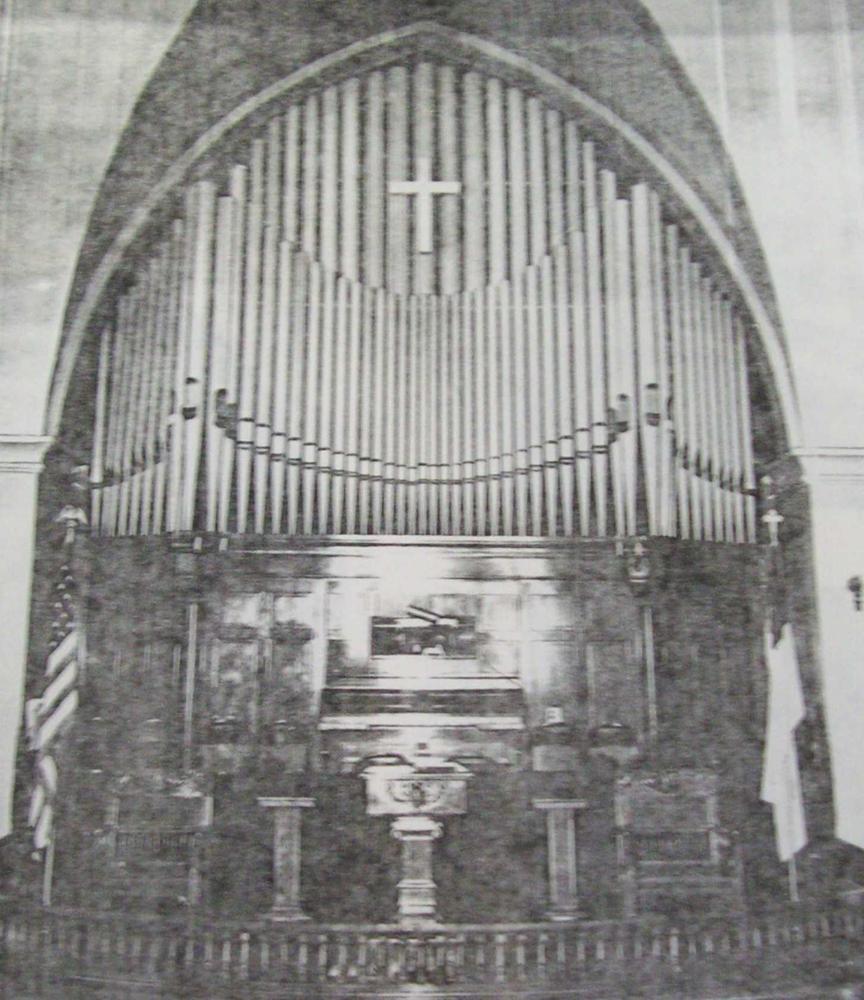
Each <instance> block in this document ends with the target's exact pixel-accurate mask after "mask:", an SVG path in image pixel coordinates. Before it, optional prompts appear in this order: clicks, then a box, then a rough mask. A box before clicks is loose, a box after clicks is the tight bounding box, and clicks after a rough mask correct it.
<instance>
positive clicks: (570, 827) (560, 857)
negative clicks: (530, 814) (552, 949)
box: [534, 799, 586, 920]
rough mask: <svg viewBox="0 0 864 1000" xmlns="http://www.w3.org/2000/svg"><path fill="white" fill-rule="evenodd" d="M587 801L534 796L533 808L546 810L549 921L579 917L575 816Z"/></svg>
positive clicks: (547, 913)
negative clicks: (535, 797) (536, 797)
mask: <svg viewBox="0 0 864 1000" xmlns="http://www.w3.org/2000/svg"><path fill="white" fill-rule="evenodd" d="M585 805H586V803H585V802H582V801H580V800H576V799H535V800H534V808H535V809H540V810H541V811H543V812H545V813H546V836H547V838H548V840H547V845H548V855H549V865H548V869H549V909H548V910H547V911H546V916H547V917H548V918H549V919H550V920H575V919H577V918H578V917H580V916H581V913H580V911H579V895H578V885H577V872H576V818H575V814H576V812H577V811H578V810H580V809H584V808H585Z"/></svg>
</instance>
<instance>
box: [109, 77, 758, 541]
mask: <svg viewBox="0 0 864 1000" xmlns="http://www.w3.org/2000/svg"><path fill="white" fill-rule="evenodd" d="M544 100H545V99H541V98H539V97H537V96H533V95H529V94H527V93H525V92H523V90H522V89H521V88H520V87H518V86H515V85H513V84H510V83H507V82H505V81H502V80H499V79H497V78H494V77H490V76H484V75H483V74H482V73H480V72H476V71H473V70H472V71H467V72H462V71H461V70H458V69H456V68H454V67H452V66H440V65H436V64H433V63H431V62H428V61H427V62H420V63H419V64H418V65H417V66H415V67H407V66H393V67H390V68H385V69H374V70H372V71H371V72H369V73H368V74H367V75H365V76H363V77H355V78H352V79H350V80H347V81H344V82H342V83H337V84H333V85H331V86H329V87H328V88H325V90H324V91H323V92H321V93H318V94H312V95H309V96H307V97H302V98H298V99H297V100H296V101H295V102H293V103H291V104H290V105H289V106H288V107H286V108H283V109H281V111H280V113H279V114H277V115H275V116H273V117H271V119H270V120H269V121H268V122H265V123H264V125H263V126H260V127H259V132H258V134H256V135H254V136H252V137H251V138H250V140H249V143H248V146H247V151H248V156H247V157H245V158H243V157H240V159H241V160H242V162H238V163H235V164H234V165H233V166H232V165H229V166H228V167H227V168H225V167H218V168H217V167H213V168H211V169H210V170H209V172H208V171H204V173H205V174H206V176H200V177H199V178H198V179H195V180H193V181H191V182H190V183H189V184H188V185H187V188H186V191H185V198H184V199H183V211H182V212H180V213H179V214H178V217H177V218H175V219H173V220H172V221H170V222H169V223H168V224H167V226H166V227H165V229H164V232H163V234H162V236H161V238H159V239H157V240H155V242H151V243H150V244H149V246H148V247H147V248H146V249H142V248H138V249H137V250H136V256H135V261H136V262H138V263H137V269H136V270H135V276H134V278H133V280H132V281H131V283H130V285H129V287H128V288H127V290H126V291H125V292H124V293H123V294H121V295H120V296H119V297H117V299H116V302H117V304H116V309H115V310H114V312H113V314H112V317H111V319H110V322H109V323H108V326H107V328H106V329H105V330H104V333H103V335H102V340H101V346H100V351H99V372H98V378H97V402H96V417H95V426H94V430H93V458H92V470H93V472H92V475H93V485H94V489H93V498H92V503H93V511H92V517H93V524H94V525H96V526H98V530H99V531H100V532H101V533H102V534H104V535H153V534H162V533H166V532H167V533H173V532H188V531H193V530H206V531H211V532H218V533H221V534H225V535H230V534H246V533H249V532H254V533H256V534H264V533H268V532H269V533H274V534H286V535H288V536H295V535H332V534H336V535H338V534H346V535H365V534H382V533H383V534H407V535H454V536H465V535H483V536H486V535H504V536H513V535H515V536H556V535H559V536H565V537H566V536H577V535H578V536H583V537H603V536H607V535H616V536H634V535H637V534H649V535H667V536H677V537H680V538H685V539H704V540H716V541H724V542H734V543H742V542H749V541H754V540H755V531H756V519H755V509H754V498H753V495H752V492H753V487H754V481H755V480H754V467H753V449H752V435H751V427H750V404H749V390H748V382H747V348H746V336H747V334H746V328H747V323H748V318H747V316H746V314H745V313H743V312H742V309H741V307H740V305H739V303H738V300H737V299H736V297H735V296H734V294H732V292H731V290H730V288H729V287H728V286H727V285H726V283H725V281H724V277H723V275H722V273H719V271H717V270H712V266H711V265H710V264H709V263H708V261H707V260H706V259H703V257H702V256H701V252H700V251H699V250H698V249H697V248H696V247H695V246H694V245H693V244H692V242H691V241H690V239H689V238H688V236H687V235H686V230H685V227H684V225H683V223H682V221H681V220H680V219H678V218H677V217H676V215H675V206H674V205H671V204H669V205H667V204H665V203H664V201H663V200H662V199H661V196H660V194H659V193H658V192H657V191H656V190H654V188H653V187H652V185H651V182H650V180H649V179H648V178H647V177H646V178H645V179H644V180H641V181H638V182H637V183H633V182H632V180H631V179H628V180H627V182H626V183H625V181H624V179H623V178H622V177H620V176H618V175H617V174H616V173H615V171H614V170H613V169H612V165H611V161H610V162H607V161H606V159H605V158H604V155H603V150H602V148H601V146H600V145H598V144H597V141H596V140H595V139H593V138H591V137H587V136H586V135H585V134H583V132H582V131H581V130H580V126H579V124H578V123H577V122H576V121H575V120H574V119H572V118H570V117H568V116H567V114H566V113H565V112H563V111H562V110H561V109H560V108H556V107H551V106H547V105H546V104H545V103H544ZM220 171H221V172H220ZM394 182H398V184H400V185H401V187H397V189H395V193H394V189H392V188H391V185H392V184H393V183H394ZM421 183H422V184H425V185H426V187H427V188H429V191H430V192H433V193H435V194H436V196H435V197H434V199H433V198H432V197H431V194H430V197H429V200H430V201H434V205H433V208H432V214H431V224H430V216H429V209H428V205H426V207H425V209H424V211H425V215H424V216H423V217H422V218H421V217H420V215H419V214H418V211H419V209H418V205H417V203H418V202H419V201H420V200H421V199H420V198H419V196H418V197H409V196H407V195H410V194H412V193H415V187H416V188H417V192H419V187H417V185H421ZM412 184H413V185H415V187H411V185H412ZM406 185H407V186H406ZM409 189H410V190H409ZM433 189H434V190H433ZM424 190H425V188H424ZM430 247H431V250H430Z"/></svg>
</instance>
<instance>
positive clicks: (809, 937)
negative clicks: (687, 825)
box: [0, 908, 864, 997]
mask: <svg viewBox="0 0 864 1000" xmlns="http://www.w3.org/2000/svg"><path fill="white" fill-rule="evenodd" d="M862 935H864V926H862V918H861V915H860V914H859V913H855V912H853V911H852V910H851V909H848V908H846V909H844V908H837V909H833V910H830V909H829V910H823V911H796V912H791V911H789V912H777V913H771V914H763V915H751V916H743V915H742V916H740V917H732V916H729V917H713V918H708V917H702V918H699V919H691V920H689V921H686V922H685V924H683V925H676V924H674V923H670V922H669V921H668V920H665V919H663V918H659V917H656V918H645V919H642V920H629V921H586V922H580V923H577V924H550V923H545V924H490V925H467V924H466V925H459V924H452V925H440V926H438V927H436V928H430V929H427V930H406V929H404V928H400V927H396V926H357V927H347V926H344V925H341V926H325V925H319V924H307V925H305V926H299V927H298V926H297V925H293V926H292V925H290V924H281V925H280V924H275V925H274V924H272V923H270V924H267V923H266V922H260V921H259V922H254V921H253V922H248V923H245V924H244V923H240V922H232V923H227V922H210V923H208V924H207V925H206V926H204V925H196V924H195V923H193V922H189V921H171V920H168V919H162V918H155V917H154V918H147V917H128V916H126V915H118V914H110V915H108V914H105V915H104V916H102V917H100V916H98V915H96V914H94V913H92V912H91V913H79V912H76V911H68V910H67V911H64V910H41V911H35V910H34V911H27V910H18V911H17V912H15V911H11V912H6V913H3V914H0V955H2V958H3V962H4V968H5V969H6V970H7V971H8V972H9V973H10V974H11V975H14V977H15V979H14V981H15V983H16V985H17V986H18V987H19V989H24V988H29V989H32V990H34V991H36V992H34V994H33V995H44V996H57V995H58V993H57V990H58V989H62V988H63V986H64V985H66V986H67V987H68V985H69V984H71V983H73V982H75V981H76V980H77V979H79V978H82V977H83V978H84V979H86V981H88V982H89V983H90V984H91V985H92V984H94V983H97V982H100V981H101V982H102V983H103V984H111V985H112V986H113V987H114V989H115V990H119V989H120V988H121V986H122V985H124V984H125V983H128V984H130V985H131V984H134V985H136V986H137V987H140V986H141V985H142V984H146V985H148V986H150V987H151V988H152V987H153V986H154V984H160V985H161V986H166V987H170V986H171V985H174V986H175V988H176V987H177V985H178V984H182V988H183V989H184V991H185V990H186V989H189V988H191V987H192V985H193V984H203V985H204V986H209V987H210V988H211V989H212V988H217V987H218V988H220V989H222V988H225V987H226V986H227V985H228V984H233V985H234V987H235V988H237V987H239V988H243V989H246V990H249V989H256V988H262V989H263V988H264V987H265V986H267V985H272V986H274V987H276V986H277V985H278V987H279V988H280V994H279V995H280V996H286V995H292V996H293V995H299V996H306V995H308V992H307V991H309V990H313V989H314V990H315V995H322V993H320V992H318V991H326V989H327V988H328V987H330V988H332V989H333V990H334V991H338V989H339V987H340V986H342V987H350V986H352V985H353V986H357V985H359V984H366V985H370V984H376V985H378V986H380V987H381V988H385V987H392V986H396V985H399V984H429V985H436V986H438V987H439V988H442V989H446V988H447V987H448V986H453V987H456V986H462V987H468V986H479V985H484V984H485V985H487V986H488V987H489V988H496V986H497V988H499V989H504V988H505V987H506V989H507V991H508V995H510V994H511V992H512V994H513V995H518V994H519V992H520V991H521V990H522V989H524V990H525V991H526V994H527V993H528V992H530V994H531V995H536V993H535V991H536V989H538V988H541V987H542V986H544V985H545V986H547V987H552V986H555V985H557V986H558V987H559V988H564V987H572V988H574V989H576V988H578V987H579V986H582V987H583V988H584V987H585V986H586V985H587V984H589V983H593V984H605V985H606V987H607V988H610V987H614V986H615V985H617V987H618V989H619V990H621V989H626V986H625V985H624V984H626V983H627V982H632V981H634V978H636V979H638V980H639V982H644V981H645V977H646V976H650V977H651V980H650V981H651V982H652V983H654V984H655V985H656V986H658V987H659V986H660V985H661V984H662V985H664V986H666V987H667V988H669V989H670V992H671V989H672V988H674V987H675V985H676V984H677V985H678V986H680V985H681V984H682V983H686V984H687V986H688V988H693V987H695V986H697V984H698V983H699V982H700V981H701V977H703V976H707V981H708V982H710V983H711V984H712V985H713V986H714V987H715V988H716V984H717V983H718V981H719V982H721V983H725V984H726V985H727V986H731V984H733V983H735V982H736V981H737V982H740V981H741V978H742V977H744V981H745V982H746V986H747V987H748V988H750V989H754V988H755V987H756V986H757V984H762V985H763V988H765V989H766V991H767V989H768V988H769V987H770V988H771V990H772V993H771V995H772V996H779V994H777V993H775V992H773V991H774V990H776V989H777V985H778V981H779V982H783V983H786V984H787V987H788V988H789V989H793V988H795V995H796V996H798V995H799V993H798V989H797V988H798V987H800V986H801V985H802V983H806V982H808V981H810V979H809V976H811V975H812V974H813V970H812V968H808V964H809V963H812V962H813V961H814V960H817V961H818V959H817V956H818V954H820V950H821V953H822V954H824V949H826V948H832V949H833V952H832V954H833V955H834V956H835V958H836V959H837V961H838V962H840V963H844V964H845V965H846V967H847V968H848V969H849V970H850V974H853V975H854V973H853V970H854V969H855V968H857V965H858V962H857V958H858V951H859V950H860V942H861V939H862ZM790 963H791V964H790ZM792 967H797V968H798V969H799V971H800V977H801V978H799V979H798V980H796V981H794V985H793V982H792V981H790V980H789V976H790V969H791V968H792ZM778 968H782V969H783V970H784V971H785V976H786V978H784V979H782V980H778V979H777V978H776V977H777V970H778ZM772 976H773V977H774V978H773V979H772ZM841 981H842V980H838V987H837V993H836V995H837V996H841V995H842V996H845V995H847V994H845V993H841V991H840V986H839V982H841ZM295 989H296V990H297V991H298V992H297V993H294V990H295ZM824 989H826V988H825V987H823V990H822V991H820V992H819V993H818V994H817V993H813V994H809V993H808V994H801V995H808V996H810V995H812V996H816V995H818V996H821V997H825V996H828V995H831V996H833V995H835V994H834V993H830V994H829V993H827V992H825V991H824ZM42 990H44V991H45V992H42ZM286 990H290V991H291V992H290V993H286V992H281V991H286ZM268 995H269V994H268ZM324 995H328V994H327V993H326V992H325V993H324ZM336 995H340V996H344V995H345V994H344V993H339V992H337V993H336ZM618 995H622V994H621V993H620V992H619V993H618Z"/></svg>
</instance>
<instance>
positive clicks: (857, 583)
mask: <svg viewBox="0 0 864 1000" xmlns="http://www.w3.org/2000/svg"><path fill="white" fill-rule="evenodd" d="M846 587H847V589H848V590H849V592H850V593H851V594H852V607H853V608H855V610H856V611H860V610H861V592H862V588H864V583H862V580H861V577H860V576H850V577H849V579H848V580H847V581H846Z"/></svg>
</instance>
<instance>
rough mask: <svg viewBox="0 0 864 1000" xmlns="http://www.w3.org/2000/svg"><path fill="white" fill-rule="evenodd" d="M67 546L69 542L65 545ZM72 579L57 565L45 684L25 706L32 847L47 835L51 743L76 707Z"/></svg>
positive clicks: (52, 786)
mask: <svg viewBox="0 0 864 1000" xmlns="http://www.w3.org/2000/svg"><path fill="white" fill-rule="evenodd" d="M68 549H69V551H71V546H69V547H68ZM73 590H74V580H73V578H72V574H71V571H70V568H69V566H68V564H66V565H63V566H62V567H61V569H60V582H59V583H58V584H57V598H56V600H55V602H54V612H55V615H54V621H53V622H52V625H51V630H52V636H51V651H50V652H49V654H48V658H47V659H46V661H45V686H44V689H43V691H42V695H41V696H40V697H39V698H31V699H30V700H29V701H28V702H27V705H26V708H25V724H26V730H27V736H28V739H29V744H30V749H31V750H32V751H34V752H35V754H36V763H35V774H34V782H33V795H32V798H31V800H30V812H29V816H28V822H29V825H30V826H31V827H32V828H33V844H34V846H35V847H36V849H37V850H39V851H41V850H43V849H44V848H47V847H48V846H49V845H50V844H51V842H52V838H53V826H54V802H55V798H56V795H57V765H56V763H55V761H54V757H53V755H52V747H53V746H54V744H55V743H56V741H57V739H58V738H59V736H60V735H61V734H62V733H63V732H65V730H66V729H67V728H68V723H69V720H70V719H72V717H73V716H74V714H75V709H76V708H77V707H78V657H79V651H80V640H79V629H78V624H77V621H76V617H75V608H74V603H73Z"/></svg>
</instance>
